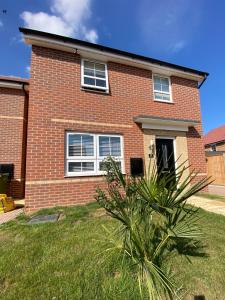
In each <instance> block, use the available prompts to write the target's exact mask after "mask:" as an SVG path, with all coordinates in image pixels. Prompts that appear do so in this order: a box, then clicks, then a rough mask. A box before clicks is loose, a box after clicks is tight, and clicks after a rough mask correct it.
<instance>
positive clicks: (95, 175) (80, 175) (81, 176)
mask: <svg viewBox="0 0 225 300" xmlns="http://www.w3.org/2000/svg"><path fill="white" fill-rule="evenodd" d="M102 176H104V174H79V175H64V178H71V179H72V178H83V177H102Z"/></svg>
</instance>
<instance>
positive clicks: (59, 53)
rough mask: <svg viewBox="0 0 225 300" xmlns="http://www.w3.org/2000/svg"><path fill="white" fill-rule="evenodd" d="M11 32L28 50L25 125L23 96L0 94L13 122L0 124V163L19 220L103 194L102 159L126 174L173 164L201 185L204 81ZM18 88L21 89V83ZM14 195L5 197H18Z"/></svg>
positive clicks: (178, 69) (59, 40) (126, 57)
mask: <svg viewBox="0 0 225 300" xmlns="http://www.w3.org/2000/svg"><path fill="white" fill-rule="evenodd" d="M20 31H21V32H22V33H23V36H24V39H25V42H26V43H27V44H29V45H32V51H31V71H30V80H29V105H28V107H29V109H28V117H27V103H28V99H27V96H26V95H27V92H28V88H27V89H26V90H25V89H24V88H22V89H19V90H15V89H11V90H10V87H9V88H8V90H7V91H6V89H5V87H3V88H1V87H0V90H1V94H3V100H2V101H3V102H4V105H5V106H6V107H5V112H4V115H5V116H7V117H8V116H13V118H8V119H7V118H4V115H3V117H1V116H0V121H1V124H2V125H1V126H2V127H1V131H2V132H3V136H5V138H6V139H7V140H8V141H9V142H7V143H9V145H5V147H6V148H5V149H1V152H0V163H2V162H13V163H14V164H15V177H16V178H17V177H18V178H17V179H18V180H20V182H21V183H24V185H25V188H24V190H25V193H24V194H23V195H22V192H21V195H20V196H25V204H26V208H27V211H33V210H36V209H40V208H44V207H51V206H55V205H72V204H83V203H86V202H88V201H91V200H93V194H94V192H95V189H96V187H97V186H98V185H103V184H104V180H103V176H102V175H103V174H104V173H103V171H102V161H103V160H104V158H105V157H106V156H107V155H109V154H110V155H112V156H114V157H115V158H116V160H117V161H118V164H119V165H120V167H121V169H122V171H123V172H124V173H126V174H130V172H131V167H132V163H131V161H132V159H133V158H138V159H139V161H141V160H140V159H143V161H144V163H145V165H146V166H147V165H148V162H149V160H150V158H153V159H154V158H155V159H156V160H157V161H158V162H159V157H160V158H161V159H160V162H161V161H163V166H161V165H160V163H158V165H159V167H163V168H164V169H165V170H170V169H173V168H174V167H175V164H176V159H177V158H178V157H180V156H181V160H188V163H189V164H190V165H191V167H190V168H195V169H198V170H199V171H200V173H199V175H198V176H199V177H198V178H199V179H200V178H201V177H203V176H205V175H206V164H205V156H204V147H203V142H202V121H201V112H200V99H199V87H200V85H201V84H202V83H203V82H204V81H205V79H206V77H207V75H208V74H207V73H205V72H202V71H197V70H194V69H190V68H186V67H182V66H178V65H174V64H170V63H167V62H163V61H159V60H155V59H152V58H148V57H143V56H140V55H136V54H132V53H128V52H124V51H120V50H117V49H112V48H109V47H104V46H101V45H97V44H91V43H88V42H84V41H80V40H77V39H72V38H68V37H63V36H58V35H53V34H49V33H44V32H39V31H35V30H30V29H25V28H20ZM20 84H21V86H22V87H24V86H25V85H26V86H28V82H27V81H25V80H24V81H23V80H21V82H20ZM4 92H6V95H4ZM4 97H5V98H4ZM4 99H5V100H6V101H5V100H4ZM12 101H14V102H13V103H14V104H13V107H12V106H11V105H10V103H11V102H12ZM17 107H18V108H17ZM1 114H3V112H1ZM18 117H20V119H18ZM27 120H28V122H27V123H26V121H27ZM6 123H7V124H8V123H9V125H7V126H5V124H6ZM17 124H18V125H17ZM17 126H19V127H17ZM18 130H19V132H20V134H18V135H17V133H16V132H18ZM8 131H10V135H8ZM14 136H16V140H17V143H16V145H17V146H18V149H19V151H20V152H19V153H20V155H19V157H17V158H15V160H13V159H14V158H13V155H11V152H10V151H11V150H10V149H11V148H12V147H14V146H13V143H14V142H15V141H14ZM25 148H26V151H25V150H24V149H25ZM161 150H162V151H161ZM12 153H13V150H12ZM160 155H161V156H160ZM181 160H180V161H181ZM133 161H134V160H133ZM25 169H26V173H25V171H24V170H25ZM18 170H23V171H21V172H20V173H19V171H18ZM187 172H188V171H187ZM14 185H16V182H15V181H13V182H12V194H13V195H14V196H19V194H16V192H14V188H13V187H14ZM21 191H22V190H21Z"/></svg>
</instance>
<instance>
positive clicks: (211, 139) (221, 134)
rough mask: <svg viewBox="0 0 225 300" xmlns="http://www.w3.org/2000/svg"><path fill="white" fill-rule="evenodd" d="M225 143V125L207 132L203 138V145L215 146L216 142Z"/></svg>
mask: <svg viewBox="0 0 225 300" xmlns="http://www.w3.org/2000/svg"><path fill="white" fill-rule="evenodd" d="M222 141H225V125H223V126H220V127H217V128H215V129H213V130H211V131H209V132H208V133H207V134H206V135H205V136H204V137H203V142H204V145H205V146H206V145H209V144H215V143H218V142H222Z"/></svg>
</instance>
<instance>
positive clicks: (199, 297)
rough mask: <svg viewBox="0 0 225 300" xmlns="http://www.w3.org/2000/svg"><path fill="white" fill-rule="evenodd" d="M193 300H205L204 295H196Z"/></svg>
mask: <svg viewBox="0 0 225 300" xmlns="http://www.w3.org/2000/svg"><path fill="white" fill-rule="evenodd" d="M194 300H206V298H205V296H204V295H196V296H194Z"/></svg>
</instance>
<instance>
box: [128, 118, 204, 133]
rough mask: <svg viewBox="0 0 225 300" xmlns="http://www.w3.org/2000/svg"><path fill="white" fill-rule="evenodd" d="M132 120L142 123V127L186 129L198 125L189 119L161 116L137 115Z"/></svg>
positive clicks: (197, 122)
mask: <svg viewBox="0 0 225 300" xmlns="http://www.w3.org/2000/svg"><path fill="white" fill-rule="evenodd" d="M133 120H134V122H136V123H140V124H142V128H144V129H161V130H176V131H188V127H191V126H195V125H198V124H199V123H200V122H199V121H195V120H189V119H174V118H162V117H155V116H145V115H139V116H137V117H134V118H133Z"/></svg>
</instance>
